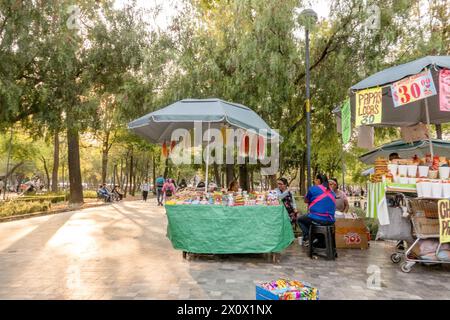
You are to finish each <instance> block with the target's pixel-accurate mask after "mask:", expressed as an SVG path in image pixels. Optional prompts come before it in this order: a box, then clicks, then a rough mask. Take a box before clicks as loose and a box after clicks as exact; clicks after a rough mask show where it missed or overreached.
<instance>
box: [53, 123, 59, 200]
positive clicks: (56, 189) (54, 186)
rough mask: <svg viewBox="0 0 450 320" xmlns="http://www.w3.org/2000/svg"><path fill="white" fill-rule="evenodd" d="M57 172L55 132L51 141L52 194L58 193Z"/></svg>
mask: <svg viewBox="0 0 450 320" xmlns="http://www.w3.org/2000/svg"><path fill="white" fill-rule="evenodd" d="M58 170H59V132H58V131H56V132H55V136H54V139H53V169H52V192H58Z"/></svg>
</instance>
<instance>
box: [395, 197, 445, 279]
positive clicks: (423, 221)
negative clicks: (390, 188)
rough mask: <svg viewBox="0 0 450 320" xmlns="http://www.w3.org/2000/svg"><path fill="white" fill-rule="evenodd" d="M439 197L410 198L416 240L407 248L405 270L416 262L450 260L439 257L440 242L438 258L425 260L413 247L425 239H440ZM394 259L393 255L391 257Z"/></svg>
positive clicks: (409, 205)
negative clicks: (414, 252)
mask: <svg viewBox="0 0 450 320" xmlns="http://www.w3.org/2000/svg"><path fill="white" fill-rule="evenodd" d="M438 201H439V199H426V198H409V199H408V201H407V202H408V208H409V212H410V217H411V221H412V225H413V235H414V236H415V238H416V240H415V241H414V243H413V244H412V245H411V246H410V247H409V248H408V249H407V250H406V252H405V254H404V258H405V261H404V262H403V263H402V264H401V270H402V271H403V272H406V273H408V272H411V269H412V267H413V266H414V265H415V264H416V263H425V264H446V263H450V261H443V260H439V259H438V258H437V256H438V253H439V252H440V250H441V244H440V243H439V244H438V246H437V249H436V253H435V255H436V260H428V259H427V260H424V259H421V258H420V257H418V256H416V255H415V254H413V249H414V248H415V247H416V246H417V245H418V244H419V242H420V241H421V240H424V239H439V217H438V206H437V202H438ZM391 259H392V257H391Z"/></svg>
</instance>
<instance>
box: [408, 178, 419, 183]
mask: <svg viewBox="0 0 450 320" xmlns="http://www.w3.org/2000/svg"><path fill="white" fill-rule="evenodd" d="M416 181H417V178H408V183H409V184H416Z"/></svg>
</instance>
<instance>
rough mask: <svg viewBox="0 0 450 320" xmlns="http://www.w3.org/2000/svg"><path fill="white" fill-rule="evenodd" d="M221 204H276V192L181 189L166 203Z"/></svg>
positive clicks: (277, 202)
mask: <svg viewBox="0 0 450 320" xmlns="http://www.w3.org/2000/svg"><path fill="white" fill-rule="evenodd" d="M199 204H203V205H222V206H257V205H258V206H262V205H264V206H278V205H280V202H279V200H278V196H277V193H276V192H275V191H270V192H251V193H247V192H245V191H244V192H237V193H232V192H228V193H227V192H223V191H215V192H213V193H205V192H203V191H196V190H183V191H180V192H178V193H176V194H175V195H174V196H173V197H172V198H171V199H170V200H167V201H166V205H199Z"/></svg>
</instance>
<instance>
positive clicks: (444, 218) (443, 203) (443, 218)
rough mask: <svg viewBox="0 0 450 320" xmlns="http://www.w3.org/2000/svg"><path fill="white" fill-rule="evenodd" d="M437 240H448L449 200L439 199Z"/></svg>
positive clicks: (449, 225) (445, 241) (443, 241)
mask: <svg viewBox="0 0 450 320" xmlns="http://www.w3.org/2000/svg"><path fill="white" fill-rule="evenodd" d="M438 208H439V241H440V242H441V243H447V242H450V200H439V202H438Z"/></svg>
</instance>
